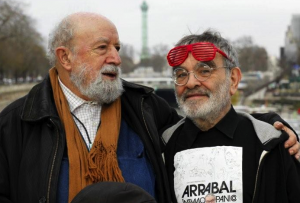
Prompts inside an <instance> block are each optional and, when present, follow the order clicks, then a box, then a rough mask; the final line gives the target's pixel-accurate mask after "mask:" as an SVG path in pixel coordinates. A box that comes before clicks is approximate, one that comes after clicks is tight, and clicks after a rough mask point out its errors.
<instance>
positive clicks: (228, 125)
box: [177, 106, 239, 151]
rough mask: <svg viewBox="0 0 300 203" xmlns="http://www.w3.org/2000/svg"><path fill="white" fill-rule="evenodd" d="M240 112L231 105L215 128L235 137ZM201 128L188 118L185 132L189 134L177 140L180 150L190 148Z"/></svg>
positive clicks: (184, 127) (230, 136)
mask: <svg viewBox="0 0 300 203" xmlns="http://www.w3.org/2000/svg"><path fill="white" fill-rule="evenodd" d="M238 122H239V120H238V114H237V113H236V111H235V110H234V109H233V107H232V106H231V109H230V110H229V112H228V113H227V114H226V115H225V116H224V118H222V119H221V121H219V123H217V124H216V125H215V126H214V128H216V129H217V130H219V131H220V132H221V133H223V134H224V135H226V136H227V137H229V138H231V139H233V135H234V132H235V130H236V128H237V126H238ZM200 131H201V130H200V129H199V128H198V127H197V126H196V125H195V124H194V123H193V121H192V120H191V119H189V118H186V120H185V124H184V126H183V132H185V133H186V134H187V135H188V136H180V137H179V141H178V142H177V145H178V146H177V147H178V150H179V151H181V150H184V149H189V148H190V147H191V146H192V144H193V143H194V142H195V140H196V139H197V136H198V133H199V132H200Z"/></svg>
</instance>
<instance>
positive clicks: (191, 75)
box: [185, 72, 201, 89]
mask: <svg viewBox="0 0 300 203" xmlns="http://www.w3.org/2000/svg"><path fill="white" fill-rule="evenodd" d="M188 77H189V78H188V81H187V83H186V85H185V86H186V87H187V88H189V89H193V88H194V87H196V86H201V82H200V81H199V80H197V78H196V76H195V75H194V72H189V76H188Z"/></svg>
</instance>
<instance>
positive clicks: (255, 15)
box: [18, 0, 300, 57]
mask: <svg viewBox="0 0 300 203" xmlns="http://www.w3.org/2000/svg"><path fill="white" fill-rule="evenodd" d="M18 1H21V2H25V3H26V4H27V7H25V12H26V13H27V14H28V15H30V16H32V18H33V19H35V20H36V26H37V29H38V31H39V32H40V33H41V34H42V36H43V37H44V38H45V40H48V34H49V32H50V31H51V30H52V28H53V27H54V26H55V25H56V24H57V23H58V22H59V21H60V19H62V18H63V17H65V16H66V15H67V14H71V13H74V12H78V11H91V12H97V13H100V14H103V15H105V16H106V17H108V18H109V19H111V20H112V21H113V22H114V23H115V25H116V26H117V29H118V31H119V36H120V40H121V42H123V43H125V44H131V45H133V46H134V48H135V49H136V51H140V50H141V46H142V45H141V41H142V39H141V38H142V37H141V16H142V15H141V10H140V6H141V4H142V2H143V0H18ZM146 2H147V4H148V5H149V10H148V45H149V47H150V48H151V47H153V46H154V45H157V44H160V43H162V44H167V45H169V46H170V47H171V46H173V45H174V44H175V43H176V42H177V41H178V40H179V39H180V38H181V37H183V36H184V35H186V34H189V33H190V32H192V33H201V32H202V31H204V30H206V29H208V28H213V29H216V30H218V31H220V32H221V34H222V35H223V36H224V37H226V38H227V39H230V40H235V39H237V38H239V37H242V36H251V37H252V39H253V41H254V43H255V44H258V45H259V46H263V47H265V48H266V49H267V51H268V53H269V54H270V55H274V56H277V57H278V56H279V48H280V47H281V46H283V45H284V36H285V32H286V30H287V26H288V25H290V23H291V19H292V15H293V14H300V0H147V1H146Z"/></svg>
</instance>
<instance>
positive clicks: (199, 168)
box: [174, 146, 243, 203]
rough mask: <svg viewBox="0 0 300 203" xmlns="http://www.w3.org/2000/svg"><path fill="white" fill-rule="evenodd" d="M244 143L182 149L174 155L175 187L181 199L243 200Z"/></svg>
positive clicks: (198, 202) (184, 202)
mask: <svg viewBox="0 0 300 203" xmlns="http://www.w3.org/2000/svg"><path fill="white" fill-rule="evenodd" d="M242 154H243V149H242V148H241V147H231V146H218V147H205V148H196V149H189V150H185V151H181V152H178V153H176V155H175V157H174V166H175V172H174V189H175V194H176V198H177V201H178V203H187V202H191V203H204V202H205V195H207V194H208V193H214V195H215V196H216V202H235V203H243V180H242Z"/></svg>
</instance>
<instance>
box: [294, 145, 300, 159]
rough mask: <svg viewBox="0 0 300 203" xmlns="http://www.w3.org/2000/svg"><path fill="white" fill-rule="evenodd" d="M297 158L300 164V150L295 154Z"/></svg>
mask: <svg viewBox="0 0 300 203" xmlns="http://www.w3.org/2000/svg"><path fill="white" fill-rule="evenodd" d="M299 145H300V143H299ZM295 158H296V159H297V160H298V161H299V162H300V150H298V152H297V153H296V154H295Z"/></svg>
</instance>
